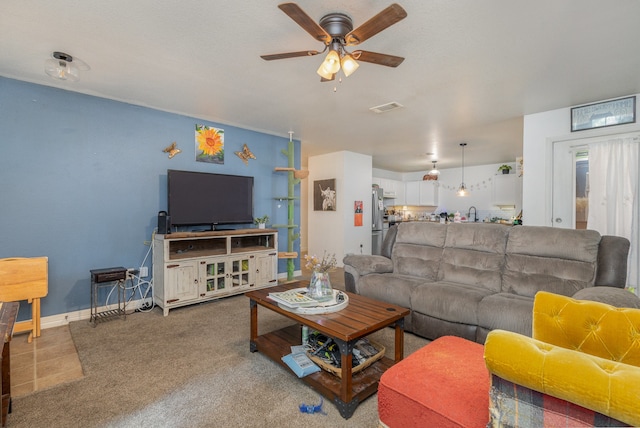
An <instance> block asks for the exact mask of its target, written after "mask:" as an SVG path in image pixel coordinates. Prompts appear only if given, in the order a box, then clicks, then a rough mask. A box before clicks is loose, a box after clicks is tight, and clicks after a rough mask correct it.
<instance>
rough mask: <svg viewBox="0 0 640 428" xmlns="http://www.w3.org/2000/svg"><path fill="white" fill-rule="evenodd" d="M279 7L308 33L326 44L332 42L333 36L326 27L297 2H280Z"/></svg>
mask: <svg viewBox="0 0 640 428" xmlns="http://www.w3.org/2000/svg"><path fill="white" fill-rule="evenodd" d="M278 7H279V8H280V10H282V11H283V12H284V13H286V14H287V15H288V16H289V18H291V19H293V20H294V21H296V23H297V24H298V25H299V26H301V27H302V28H303V29H304V30H305V31H306V32H307V33H309V34H311V36H312V37H313V38H314V39H316V40H320V41H321V42H323V43H324V44H325V45H328V44H329V43H331V36H330V35H329V33H327V32H326V31H325V30H324V28H322V27H321V26H320V25H318V23H317V22H316V21H314V20H313V19H311V17H310V16H309V15H307V14H306V13H305V12H304V10H302V9H301V8H300V6H298V5H297V4H295V3H282V4H279V5H278Z"/></svg>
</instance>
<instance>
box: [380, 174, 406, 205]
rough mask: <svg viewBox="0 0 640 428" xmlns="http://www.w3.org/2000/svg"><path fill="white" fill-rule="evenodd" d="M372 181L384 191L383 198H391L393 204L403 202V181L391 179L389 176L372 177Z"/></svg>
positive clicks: (402, 203)
mask: <svg viewBox="0 0 640 428" xmlns="http://www.w3.org/2000/svg"><path fill="white" fill-rule="evenodd" d="M372 183H373V184H377V185H378V186H380V188H381V189H382V191H383V192H384V197H385V199H393V201H392V204H393V205H404V204H405V197H404V194H405V190H404V182H402V181H399V180H392V179H389V178H379V177H373V180H372Z"/></svg>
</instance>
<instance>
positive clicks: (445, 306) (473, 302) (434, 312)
mask: <svg viewBox="0 0 640 428" xmlns="http://www.w3.org/2000/svg"><path fill="white" fill-rule="evenodd" d="M492 293H493V292H492V291H490V290H487V289H486V288H482V287H476V286H473V285H466V284H458V283H452V282H447V281H438V282H431V283H424V284H421V285H419V286H417V287H414V288H413V290H412V293H411V309H412V310H413V311H415V312H419V313H422V314H426V315H430V316H432V317H434V318H439V319H442V320H446V321H452V322H457V323H462V324H471V325H478V304H479V303H480V301H481V300H482V299H483V298H485V297H486V296H488V295H490V294H492Z"/></svg>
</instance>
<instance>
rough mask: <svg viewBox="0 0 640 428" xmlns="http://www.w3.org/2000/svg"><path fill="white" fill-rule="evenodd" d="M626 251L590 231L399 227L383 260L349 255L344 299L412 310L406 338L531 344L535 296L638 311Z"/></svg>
mask: <svg viewBox="0 0 640 428" xmlns="http://www.w3.org/2000/svg"><path fill="white" fill-rule="evenodd" d="M628 251H629V241H628V240H627V239H625V238H619V237H614V236H601V235H600V234H599V233H598V232H596V231H593V230H568V229H557V228H551V227H538V226H513V227H512V226H504V225H498V224H481V223H475V224H456V223H453V224H439V223H429V222H410V223H400V224H399V225H398V226H394V227H392V228H391V229H389V232H388V234H387V237H386V238H385V241H384V244H383V255H381V256H369V255H353V254H351V255H347V256H346V257H345V258H344V260H343V262H344V273H345V286H346V289H347V291H351V292H355V293H358V294H361V295H364V296H369V297H372V298H375V299H378V300H383V301H387V302H390V303H394V304H397V305H400V306H404V307H407V308H410V309H411V313H410V315H409V316H408V317H407V318H406V319H405V329H406V330H407V331H410V332H413V333H415V334H418V335H420V336H423V337H426V338H428V339H435V338H437V337H440V336H445V335H454V336H459V337H463V338H466V339H469V340H474V341H476V342H479V343H484V340H485V338H486V336H487V334H488V332H489V331H491V330H493V329H503V330H509V331H513V332H517V333H521V334H525V335H528V336H531V318H532V309H533V297H534V296H535V294H536V292H538V291H540V290H544V291H549V292H552V293H557V294H562V295H565V296H569V297H574V298H576V299H586V300H596V301H601V302H604V303H609V304H613V305H616V306H626V307H640V299H638V298H637V297H636V296H635V295H633V294H632V293H630V292H628V291H626V290H624V285H625V281H626V270H627V255H628Z"/></svg>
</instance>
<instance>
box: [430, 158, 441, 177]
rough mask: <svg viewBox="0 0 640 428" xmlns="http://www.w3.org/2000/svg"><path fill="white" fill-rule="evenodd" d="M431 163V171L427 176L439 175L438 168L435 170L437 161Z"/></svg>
mask: <svg viewBox="0 0 640 428" xmlns="http://www.w3.org/2000/svg"><path fill="white" fill-rule="evenodd" d="M432 162H433V169H432V170H431V171H429V175H440V171H438V168H436V163H438V161H432Z"/></svg>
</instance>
